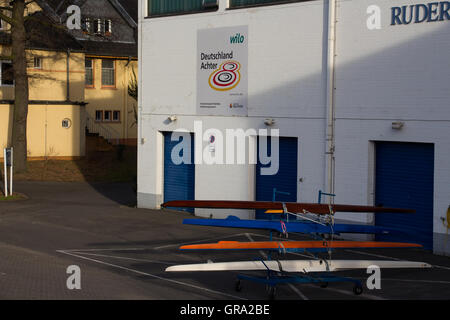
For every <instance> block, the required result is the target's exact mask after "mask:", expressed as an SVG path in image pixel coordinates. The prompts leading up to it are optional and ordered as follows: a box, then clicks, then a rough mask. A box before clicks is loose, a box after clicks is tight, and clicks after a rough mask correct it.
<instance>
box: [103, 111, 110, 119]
mask: <svg viewBox="0 0 450 320" xmlns="http://www.w3.org/2000/svg"><path fill="white" fill-rule="evenodd" d="M111 113H112V112H111V111H109V110H107V111H105V112H104V117H103V121H111Z"/></svg>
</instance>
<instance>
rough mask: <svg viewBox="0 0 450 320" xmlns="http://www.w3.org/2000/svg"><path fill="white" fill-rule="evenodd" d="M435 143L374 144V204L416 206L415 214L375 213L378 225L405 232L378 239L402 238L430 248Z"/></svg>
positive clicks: (396, 239) (431, 238) (397, 239)
mask: <svg viewBox="0 0 450 320" xmlns="http://www.w3.org/2000/svg"><path fill="white" fill-rule="evenodd" d="M433 177H434V145H433V144H427V143H399V142H377V143H376V173H375V179H376V180H375V183H376V185H375V204H376V205H383V206H387V207H400V208H411V209H415V210H416V213H415V214H394V213H391V214H389V213H383V214H377V215H376V217H375V224H376V225H377V226H385V227H395V228H400V229H401V230H403V231H404V232H405V234H399V235H380V236H377V240H380V241H405V242H414V243H420V244H422V245H423V246H424V247H425V248H426V249H432V248H433V185H434V179H433Z"/></svg>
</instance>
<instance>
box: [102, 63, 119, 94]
mask: <svg viewBox="0 0 450 320" xmlns="http://www.w3.org/2000/svg"><path fill="white" fill-rule="evenodd" d="M115 78H116V74H115V70H114V60H111V59H104V60H102V86H105V87H114V86H115V85H116V79H115Z"/></svg>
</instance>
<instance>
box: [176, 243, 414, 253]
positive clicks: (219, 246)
mask: <svg viewBox="0 0 450 320" xmlns="http://www.w3.org/2000/svg"><path fill="white" fill-rule="evenodd" d="M420 247H422V245H420V244H415V243H400V242H376V241H259V242H258V241H255V242H239V241H219V242H218V243H205V244H191V245H185V246H181V247H180V250H285V251H293V250H292V249H327V248H420ZM294 251H295V250H294Z"/></svg>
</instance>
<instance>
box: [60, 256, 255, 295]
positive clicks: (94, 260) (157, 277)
mask: <svg viewBox="0 0 450 320" xmlns="http://www.w3.org/2000/svg"><path fill="white" fill-rule="evenodd" d="M56 252H59V253H62V254H66V255H69V256H73V257H77V258H79V259H84V260H88V261H91V262H96V263H99V264H103V265H106V266H109V267H115V268H118V269H122V270H126V271H129V272H133V273H137V274H140V275H143V276H147V277H151V278H155V279H158V280H162V281H167V282H171V283H175V284H178V285H181V286H185V287H191V288H195V289H198V290H202V291H206V292H210V293H214V294H218V295H222V296H225V297H229V298H232V299H239V300H247V299H245V298H241V297H238V296H234V295H231V294H228V293H225V292H220V291H215V290H211V289H208V288H204V287H199V286H196V285H193V284H190V283H186V282H181V281H177V280H173V279H168V278H163V277H160V276H157V275H154V274H150V273H147V272H142V271H139V270H134V269H131V268H126V267H122V266H119V265H116V264H112V263H108V262H104V261H100V260H96V259H91V258H87V257H83V256H80V255H79V254H75V253H73V252H67V251H64V250H56Z"/></svg>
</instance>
